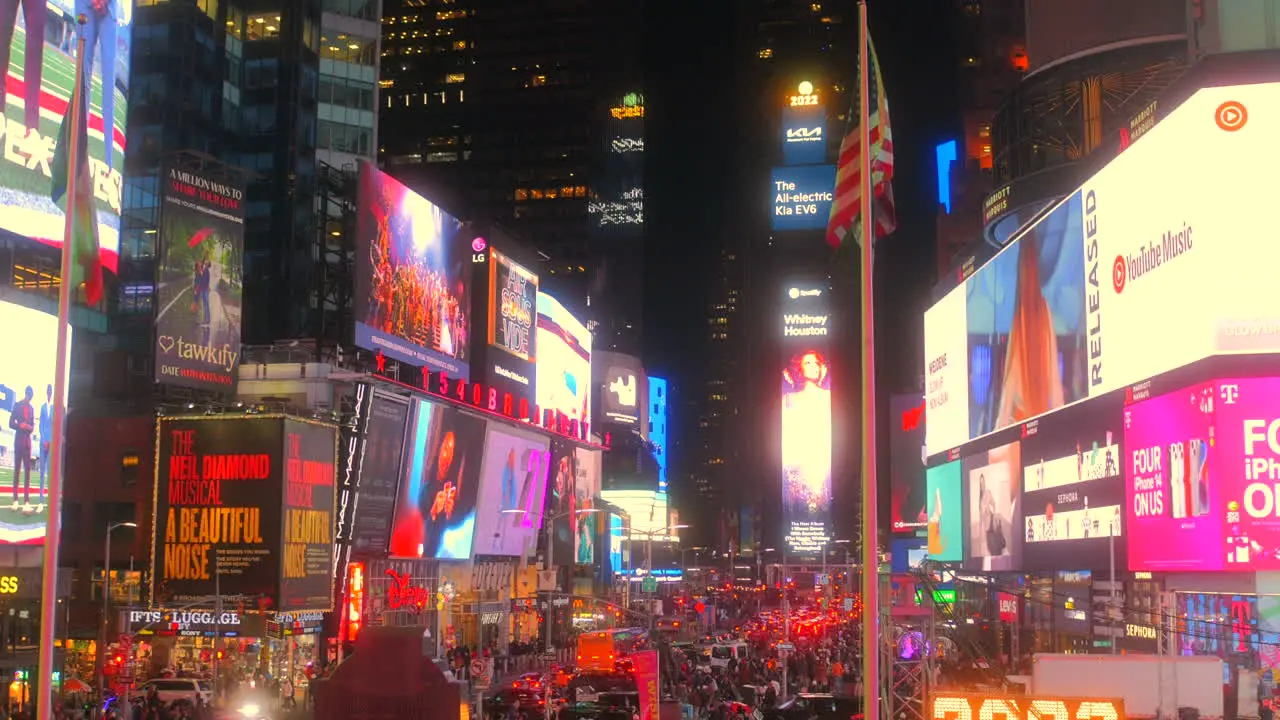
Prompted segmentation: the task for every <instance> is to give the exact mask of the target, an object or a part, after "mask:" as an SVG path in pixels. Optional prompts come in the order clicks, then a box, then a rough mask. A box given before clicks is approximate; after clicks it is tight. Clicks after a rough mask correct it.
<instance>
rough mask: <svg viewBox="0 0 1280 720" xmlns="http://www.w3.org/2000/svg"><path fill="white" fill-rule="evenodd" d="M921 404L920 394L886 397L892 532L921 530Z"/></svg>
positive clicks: (925, 521) (925, 519)
mask: <svg viewBox="0 0 1280 720" xmlns="http://www.w3.org/2000/svg"><path fill="white" fill-rule="evenodd" d="M924 422H925V416H924V404H923V400H922V398H921V397H920V395H918V394H915V395H894V396H892V397H890V398H889V471H890V480H889V492H890V496H889V515H890V521H891V522H892V523H893V532H894V533H900V534H909V535H914V534H916V532H917V531H919V530H923V529H925V527H927V525H928V522H929V515H928V513H926V512H925V485H924Z"/></svg>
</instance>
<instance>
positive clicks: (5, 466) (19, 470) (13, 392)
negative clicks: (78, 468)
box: [0, 302, 72, 545]
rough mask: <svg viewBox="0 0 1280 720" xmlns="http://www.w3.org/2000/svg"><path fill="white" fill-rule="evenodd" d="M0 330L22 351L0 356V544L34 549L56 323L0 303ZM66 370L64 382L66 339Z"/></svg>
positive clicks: (41, 528) (41, 529)
mask: <svg viewBox="0 0 1280 720" xmlns="http://www.w3.org/2000/svg"><path fill="white" fill-rule="evenodd" d="M0 326H2V327H6V328H9V332H10V334H11V335H12V336H14V337H19V338H22V344H23V346H24V347H25V349H24V350H23V351H22V352H8V353H3V354H0V545H3V544H21V545H30V544H40V543H43V542H44V538H45V523H47V522H48V520H49V499H48V498H49V495H48V493H49V473H50V470H51V468H50V462H49V461H50V459H51V458H52V455H51V454H50V453H51V448H52V444H53V379H54V373H55V371H54V367H55V366H56V361H57V357H56V356H57V349H56V348H57V347H58V318H57V316H55V315H50V314H49V313H43V312H40V311H39V310H34V309H32V308H29V307H25V306H22V305H15V304H13V303H8V302H0ZM67 331H68V332H72V330H71V328H67ZM67 368H68V377H69V375H70V368H71V342H70V336H68V342H67ZM64 379H66V378H64Z"/></svg>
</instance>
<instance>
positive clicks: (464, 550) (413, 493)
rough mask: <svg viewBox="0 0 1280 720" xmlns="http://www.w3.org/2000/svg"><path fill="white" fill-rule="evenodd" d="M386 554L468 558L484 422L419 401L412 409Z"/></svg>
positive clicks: (473, 527) (452, 409)
mask: <svg viewBox="0 0 1280 720" xmlns="http://www.w3.org/2000/svg"><path fill="white" fill-rule="evenodd" d="M411 415H412V417H411V424H410V428H409V442H408V443H407V444H406V447H405V457H404V463H403V470H404V471H403V479H402V480H401V482H400V493H399V498H398V499H397V502H396V514H395V521H394V524H393V527H392V531H391V555H392V556H395V557H407V558H435V559H438V560H446V559H448V560H465V559H467V558H469V557H471V540H472V534H473V532H474V529H475V522H476V498H477V496H478V494H479V484H480V460H481V457H482V456H483V455H484V441H485V421H484V420H481V419H480V418H477V417H475V416H473V415H468V414H466V413H464V412H461V411H459V410H456V409H454V408H452V407H446V406H443V405H438V404H435V403H430V402H425V401H422V400H418V401H415V405H414V408H413V410H412V411H411Z"/></svg>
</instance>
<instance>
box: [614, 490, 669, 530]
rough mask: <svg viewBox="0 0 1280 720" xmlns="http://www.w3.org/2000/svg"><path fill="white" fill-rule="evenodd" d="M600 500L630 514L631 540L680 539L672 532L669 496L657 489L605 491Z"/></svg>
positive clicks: (628, 528)
mask: <svg viewBox="0 0 1280 720" xmlns="http://www.w3.org/2000/svg"><path fill="white" fill-rule="evenodd" d="M600 498H601V499H603V500H604V501H605V502H607V503H609V504H610V505H615V506H617V507H618V508H619V509H621V510H622V511H623V512H624V513H626V515H627V520H628V523H629V525H628V527H627V537H629V538H631V539H633V540H642V541H643V540H648V539H650V538H652V539H653V540H655V541H659V540H671V541H673V542H674V541H676V540H679V536H678V534H677V533H676V532H674V531H672V530H669V529H668V528H670V527H671V525H672V522H671V518H670V515H669V512H670V511H669V508H668V501H667V494H666V493H664V492H654V491H653V490H602V491H600Z"/></svg>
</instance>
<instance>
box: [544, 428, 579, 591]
mask: <svg viewBox="0 0 1280 720" xmlns="http://www.w3.org/2000/svg"><path fill="white" fill-rule="evenodd" d="M576 459H577V458H576V455H575V453H574V447H573V445H571V444H569V443H568V442H565V441H563V440H560V439H558V438H552V439H551V480H550V486H549V487H548V488H547V507H546V510H545V511H544V515H545V517H544V519H543V522H551V541H552V543H554V547H553V548H552V559H553V560H555V562H556V564H558V565H570V566H572V565H573V562H574V560H575V559H576V558H577V550H576V548H575V547H574V542H573V532H574V530H575V529H576V528H575V527H574V526H575V523H574V521H573V520H574V517H573V516H574V515H575V514H576V513H574V502H575V501H576V500H577V498H576V496H575V494H574V489H573V486H574V482H575V480H576V477H577V462H576Z"/></svg>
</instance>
